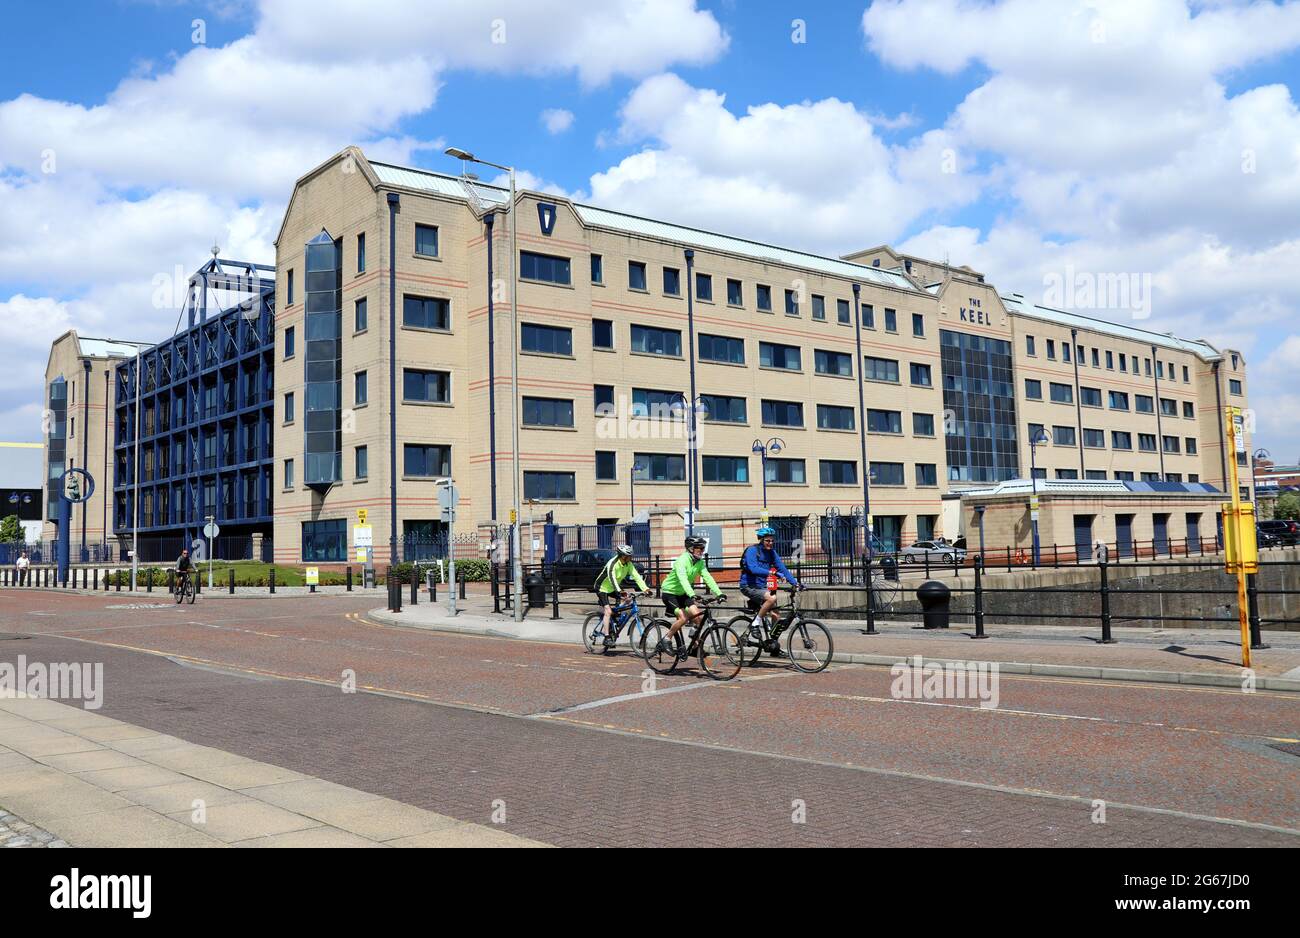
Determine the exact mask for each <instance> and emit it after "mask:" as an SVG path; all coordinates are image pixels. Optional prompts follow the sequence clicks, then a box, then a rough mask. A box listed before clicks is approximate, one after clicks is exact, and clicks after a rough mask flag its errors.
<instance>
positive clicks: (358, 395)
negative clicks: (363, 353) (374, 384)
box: [352, 371, 370, 406]
mask: <svg viewBox="0 0 1300 938" xmlns="http://www.w3.org/2000/svg"><path fill="white" fill-rule="evenodd" d="M366 378H367V376H366V373H365V372H364V371H358V372H357V373H356V374H355V375H353V376H352V403H353V405H354V406H360V405H361V404H364V403H366V402H367V401H369V400H370V389H369V387H368V386H367V380H366Z"/></svg>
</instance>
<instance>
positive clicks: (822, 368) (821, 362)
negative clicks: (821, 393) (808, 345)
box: [813, 349, 853, 378]
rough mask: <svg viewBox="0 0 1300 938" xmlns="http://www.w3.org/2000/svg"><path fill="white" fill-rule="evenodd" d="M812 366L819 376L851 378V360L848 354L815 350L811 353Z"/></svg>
mask: <svg viewBox="0 0 1300 938" xmlns="http://www.w3.org/2000/svg"><path fill="white" fill-rule="evenodd" d="M813 365H814V367H815V368H816V370H817V374H819V375H840V376H842V377H845V378H851V377H853V358H852V356H850V355H849V353H848V352H828V351H826V350H824V349H816V350H814V351H813Z"/></svg>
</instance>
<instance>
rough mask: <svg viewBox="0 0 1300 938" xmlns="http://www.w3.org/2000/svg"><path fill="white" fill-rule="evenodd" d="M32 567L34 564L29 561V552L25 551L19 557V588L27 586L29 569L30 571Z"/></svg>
mask: <svg viewBox="0 0 1300 938" xmlns="http://www.w3.org/2000/svg"><path fill="white" fill-rule="evenodd" d="M31 565H32V562H31V561H30V560H28V559H27V551H23V552H22V553H21V554H19V555H18V562H17V567H18V585H19V586H26V585H27V569H28V568H29V567H30V566H31Z"/></svg>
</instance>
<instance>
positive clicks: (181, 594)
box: [172, 583, 185, 606]
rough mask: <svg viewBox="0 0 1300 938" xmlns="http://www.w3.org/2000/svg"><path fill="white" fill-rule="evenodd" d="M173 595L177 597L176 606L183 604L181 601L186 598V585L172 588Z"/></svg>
mask: <svg viewBox="0 0 1300 938" xmlns="http://www.w3.org/2000/svg"><path fill="white" fill-rule="evenodd" d="M172 595H173V596H174V597H176V605H178V606H179V605H180V604H181V600H183V599H184V598H185V584H184V583H177V584H175V585H174V586H173V587H172Z"/></svg>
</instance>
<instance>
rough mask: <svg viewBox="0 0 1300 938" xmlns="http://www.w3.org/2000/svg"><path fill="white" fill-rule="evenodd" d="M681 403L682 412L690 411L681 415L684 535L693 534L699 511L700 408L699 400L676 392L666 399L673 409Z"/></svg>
mask: <svg viewBox="0 0 1300 938" xmlns="http://www.w3.org/2000/svg"><path fill="white" fill-rule="evenodd" d="M679 401H680V402H681V405H682V410H683V411H687V410H689V411H690V415H689V416H686V415H685V414H684V415H683V419H684V420H686V422H687V423H686V533H687V534H693V533H694V532H695V512H696V511H697V510H698V509H699V507H700V503H699V497H698V495H697V494H696V493H698V491H699V484H700V480H699V476H698V473H699V466H698V465H697V464H696V462H695V440H696V429H695V428H696V427H697V426H698V423H697V417H698V416H699V413H698V412H699V409H700V408H701V406H702V405H701V404H700V399H699V398H690V399H688V398H687V397H686V395H685V394H684V393H682V392H681V391H678V392H677V393H675V394H674V395H672V397H670V398H669V399H668V402H669V403H668V406H669V407H670V408H671V407H675V406H676V405H677V403H678V402H679Z"/></svg>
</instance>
